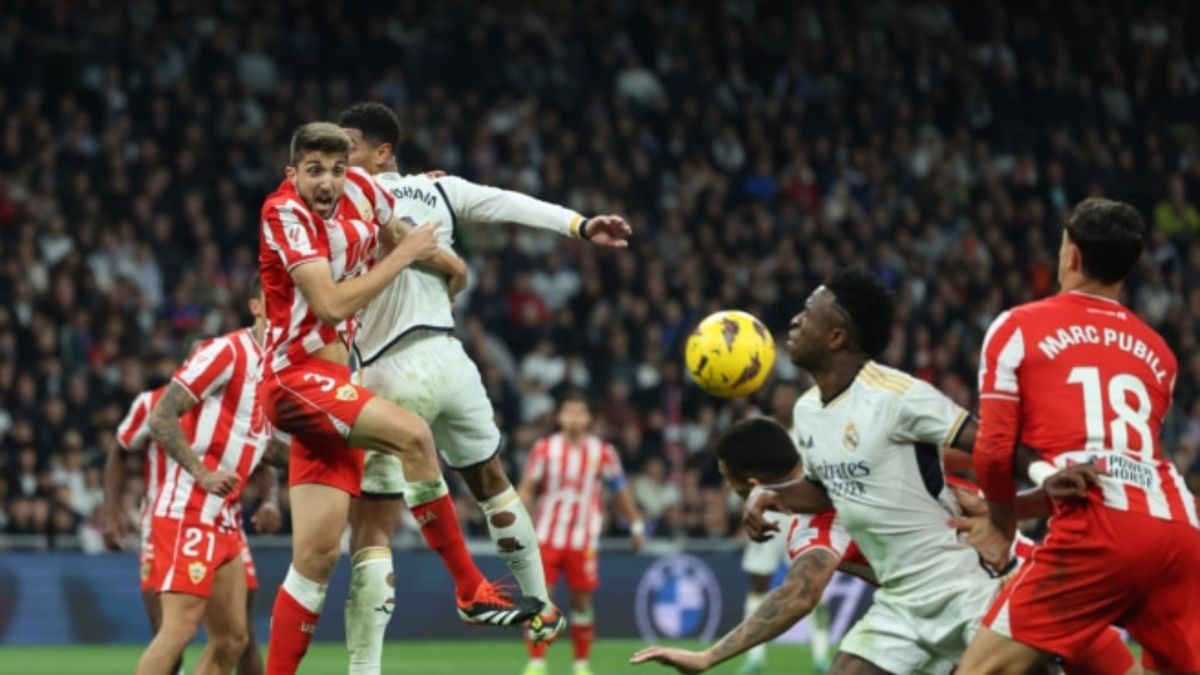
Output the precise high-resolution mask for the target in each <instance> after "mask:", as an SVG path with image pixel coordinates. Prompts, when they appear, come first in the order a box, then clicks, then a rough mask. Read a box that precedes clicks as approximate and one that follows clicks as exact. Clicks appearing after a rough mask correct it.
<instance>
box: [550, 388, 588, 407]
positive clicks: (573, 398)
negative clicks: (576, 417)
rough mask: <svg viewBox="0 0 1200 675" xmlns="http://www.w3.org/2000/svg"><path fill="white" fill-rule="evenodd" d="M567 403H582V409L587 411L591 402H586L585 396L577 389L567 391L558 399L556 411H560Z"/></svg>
mask: <svg viewBox="0 0 1200 675" xmlns="http://www.w3.org/2000/svg"><path fill="white" fill-rule="evenodd" d="M568 403H582V404H583V407H585V408H587V409H588V410H589V411H590V410H591V405H592V403H591V401H589V400H588V397H587V394H585V393H583V392H582V391H580V390H578V389H568V390H566V391H565V392H563V394H562V396H560V397H559V398H558V409H559V410H562V409H563V407H564V406H566V405H567V404H568Z"/></svg>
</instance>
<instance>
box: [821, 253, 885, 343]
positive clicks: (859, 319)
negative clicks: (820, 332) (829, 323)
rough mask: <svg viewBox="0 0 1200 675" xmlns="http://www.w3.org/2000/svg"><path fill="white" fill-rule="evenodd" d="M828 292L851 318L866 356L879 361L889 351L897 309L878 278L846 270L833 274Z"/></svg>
mask: <svg viewBox="0 0 1200 675" xmlns="http://www.w3.org/2000/svg"><path fill="white" fill-rule="evenodd" d="M825 288H827V289H829V291H830V292H832V293H833V295H834V297H835V298H836V300H837V304H838V305H839V306H840V307H841V308H842V309H844V310H846V313H847V314H849V315H850V323H851V325H852V327H853V329H854V331H853V332H854V339H855V342H856V343H857V344H858V348H859V349H861V350H862V351H863V353H864V354H866V355H867V356H868V357H870V358H875V357H876V356H878V355H879V354H880V353H881V352H882V351H883V350H885V349H887V346H888V342H890V341H891V339H892V321H893V320H894V319H895V316H896V305H895V302H894V301H893V300H892V294H891V293H890V292H888V289H887V288H885V287H884V285H883V283H882V282H881V281H879V279H878V278H876V277H875V276H874V275H873V274H870V273H868V272H864V271H862V270H859V269H853V268H843V269H839V270H837V271H836V272H834V273H833V276H831V277H830V278H829V281H826V282H825Z"/></svg>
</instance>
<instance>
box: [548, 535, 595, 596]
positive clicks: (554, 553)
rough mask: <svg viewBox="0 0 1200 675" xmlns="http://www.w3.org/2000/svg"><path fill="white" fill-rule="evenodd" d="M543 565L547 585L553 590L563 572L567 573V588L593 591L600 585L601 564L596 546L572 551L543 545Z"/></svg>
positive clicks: (587, 591)
mask: <svg viewBox="0 0 1200 675" xmlns="http://www.w3.org/2000/svg"><path fill="white" fill-rule="evenodd" d="M542 566H543V567H545V568H546V587H547V588H549V589H550V591H551V592H553V591H554V584H556V583H558V576H559V575H560V574H561V573H563V572H566V574H567V588H569V589H570V590H572V591H575V592H576V593H591V592H592V591H594V590H596V589H597V588H599V587H600V565H599V560H598V559H597V557H596V549H595V547H588V548H586V549H584V550H582V551H572V550H568V549H561V548H550V547H548V546H543V547H542Z"/></svg>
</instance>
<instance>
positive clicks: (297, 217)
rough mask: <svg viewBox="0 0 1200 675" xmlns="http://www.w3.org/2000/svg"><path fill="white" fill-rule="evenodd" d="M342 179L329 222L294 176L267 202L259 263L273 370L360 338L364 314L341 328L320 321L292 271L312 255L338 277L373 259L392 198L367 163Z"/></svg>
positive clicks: (358, 270)
mask: <svg viewBox="0 0 1200 675" xmlns="http://www.w3.org/2000/svg"><path fill="white" fill-rule="evenodd" d="M344 185H345V187H344V188H343V190H342V197H341V199H340V200H338V204H337V209H336V210H335V211H334V215H333V217H332V218H330V219H329V220H325V219H323V218H321V217H320V216H318V215H317V214H315V213H313V212H312V211H311V210H310V209H309V208H308V207H307V206H306V205H305V204H304V201H303V200H302V199H301V198H300V195H299V193H297V192H296V187H295V186H294V185H293V184H292V182H291V181H289V180H284V181H283V182H282V183H280V184H279V188H278V189H276V190H275V192H274V193H272V194H271V196H269V197H267V200H266V201H265V202H264V203H263V207H262V229H261V233H262V234H261V236H260V238H259V258H258V263H259V271H260V273H261V275H262V285H263V292H264V294H265V297H266V301H267V338H266V343H267V346H266V352H267V353H268V354H270V358H268V359H267V362H266V364H265V366H266V369H267V372H268V373H275V372H278V371H280V370H283V369H284V368H287V367H288V366H289V365H291V364H294V363H298V362H300V361H303V360H304V359H305V358H307V356H308V355H309V354H312V353H313V352H315V351H317V350H318V349H320V348H321V347H324V346H325V345H327V344H330V343H332V342H334V341H335V340H341V341H342V342H343V343H344V344H346V345H350V344H351V343H352V342H353V340H354V333H355V331H356V330H357V327H358V317H357V316H354V317H349V318H347V319H345V320H344V321H342V322H341V323H339V324H338V325H336V326H331V325H328V324H325V323H322V322H321V320H320V319H318V318H317V315H316V314H315V313H314V312H313V311H312V308H311V307H310V306H309V304H308V302H307V301H306V300H305V299H304V296H303V294H301V293H300V291H299V290H298V289H297V288H296V284H295V283H294V282H293V281H292V277H291V271H292V270H293V269H295V268H296V267H298V266H300V265H303V264H305V263H308V262H312V261H314V260H327V261H328V262H329V265H330V267H331V268H332V272H333V280H334V281H335V282H340V281H343V280H345V279H351V278H354V277H356V276H359V275H360V274H365V273H366V272H367V270H368V269H370V266H371V265H372V264H373V262H374V259H373V257H374V255H375V249H376V248H377V245H378V242H379V226H380V225H386V224H387V223H389V222H390V221H391V219H392V204H393V198H392V196H391V195H390V194H388V192H387V191H386V190H384V189H382V188H381V187H379V186H378V185H377V184H376V183H375V181H374V180H372V179H371V176H370V175H368V174H367V173H366V172H365V171H363V170H362V169H357V168H350V169H348V170H347V171H346V181H345V184H344Z"/></svg>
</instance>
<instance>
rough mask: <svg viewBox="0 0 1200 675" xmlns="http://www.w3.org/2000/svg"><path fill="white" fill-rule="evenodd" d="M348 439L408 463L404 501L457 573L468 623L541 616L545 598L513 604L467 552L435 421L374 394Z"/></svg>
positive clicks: (429, 542)
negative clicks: (445, 474)
mask: <svg viewBox="0 0 1200 675" xmlns="http://www.w3.org/2000/svg"><path fill="white" fill-rule="evenodd" d="M346 440H347V442H348V443H349V444H350V446H351V447H360V448H361V447H365V448H374V449H376V450H379V451H380V452H388V453H391V454H393V455H396V456H398V457H399V458H400V460H401V461H402V462H403V463H404V477H405V486H404V502H405V503H406V504H407V505H408V508H409V510H411V511H412V514H413V517H414V518H416V520H417V522H418V523H419V524H420V526H421V535H422V536H423V537H425V542H426V544H427V545H428V546H429V548H431V549H433V550H434V551H436V552H437V553H438V555H439V556H441V558H442V563H443V564H444V565H445V566H446V569H447V570H448V571H449V572H450V574H451V576H452V577H454V586H455V595H456V596H457V600H458V611H459V616H460V617H461V618H462V619H463V620H464V621H466V622H467V623H476V624H490V625H504V626H509V625H519V624H521V623H524V622H525V621H526V620H528V619H530V618H532V617H533V616H535V615H536V614H537V613H538V611H540V610H541V608H542V602H541V600H538V599H536V598H522V599H521V600H520V602H518V603H515V604H514V603H513V602H512V600H511V599H509V598H507V597H505V596H504V595H503V594H501V593H500V592H499V591H498V590H497V589H496V587H495V586H493V585H492V584H491V582H489V581H487V580H486V579H485V578H484V576H483V574H482V573H481V572H480V571H479V568H478V567H476V566H475V561H474V559H472V558H471V554H470V552H468V551H467V545H466V540H465V539H464V538H463V534H462V530H461V529H460V528H459V524H458V513H457V512H456V510H455V508H454V502H453V500H451V498H450V490H449V488H448V487H447V486H446V481H445V480H444V479H443V478H442V469H441V465H440V464H439V463H438V458H437V451H436V449H435V448H434V444H433V434H432V432H430V430H429V425H428V424H426V423H425V421H424V420H422V419H421V418H420V417H419V416H418V415H417V414H416V413H413V412H412V411H410V410H406V409H405V408H401V407H400V406H398V405H396V404H395V403H392V402H391V401H388V400H387V399H384V398H381V397H376V398H372V399H371V400H370V401H368V402H367V404H366V405H365V406H364V407H363V409H362V412H361V413H359V416H358V419H357V420H356V421H355V423H354V428H353V429H351V431H350V435H349V436H348V437H347V439H346Z"/></svg>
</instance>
